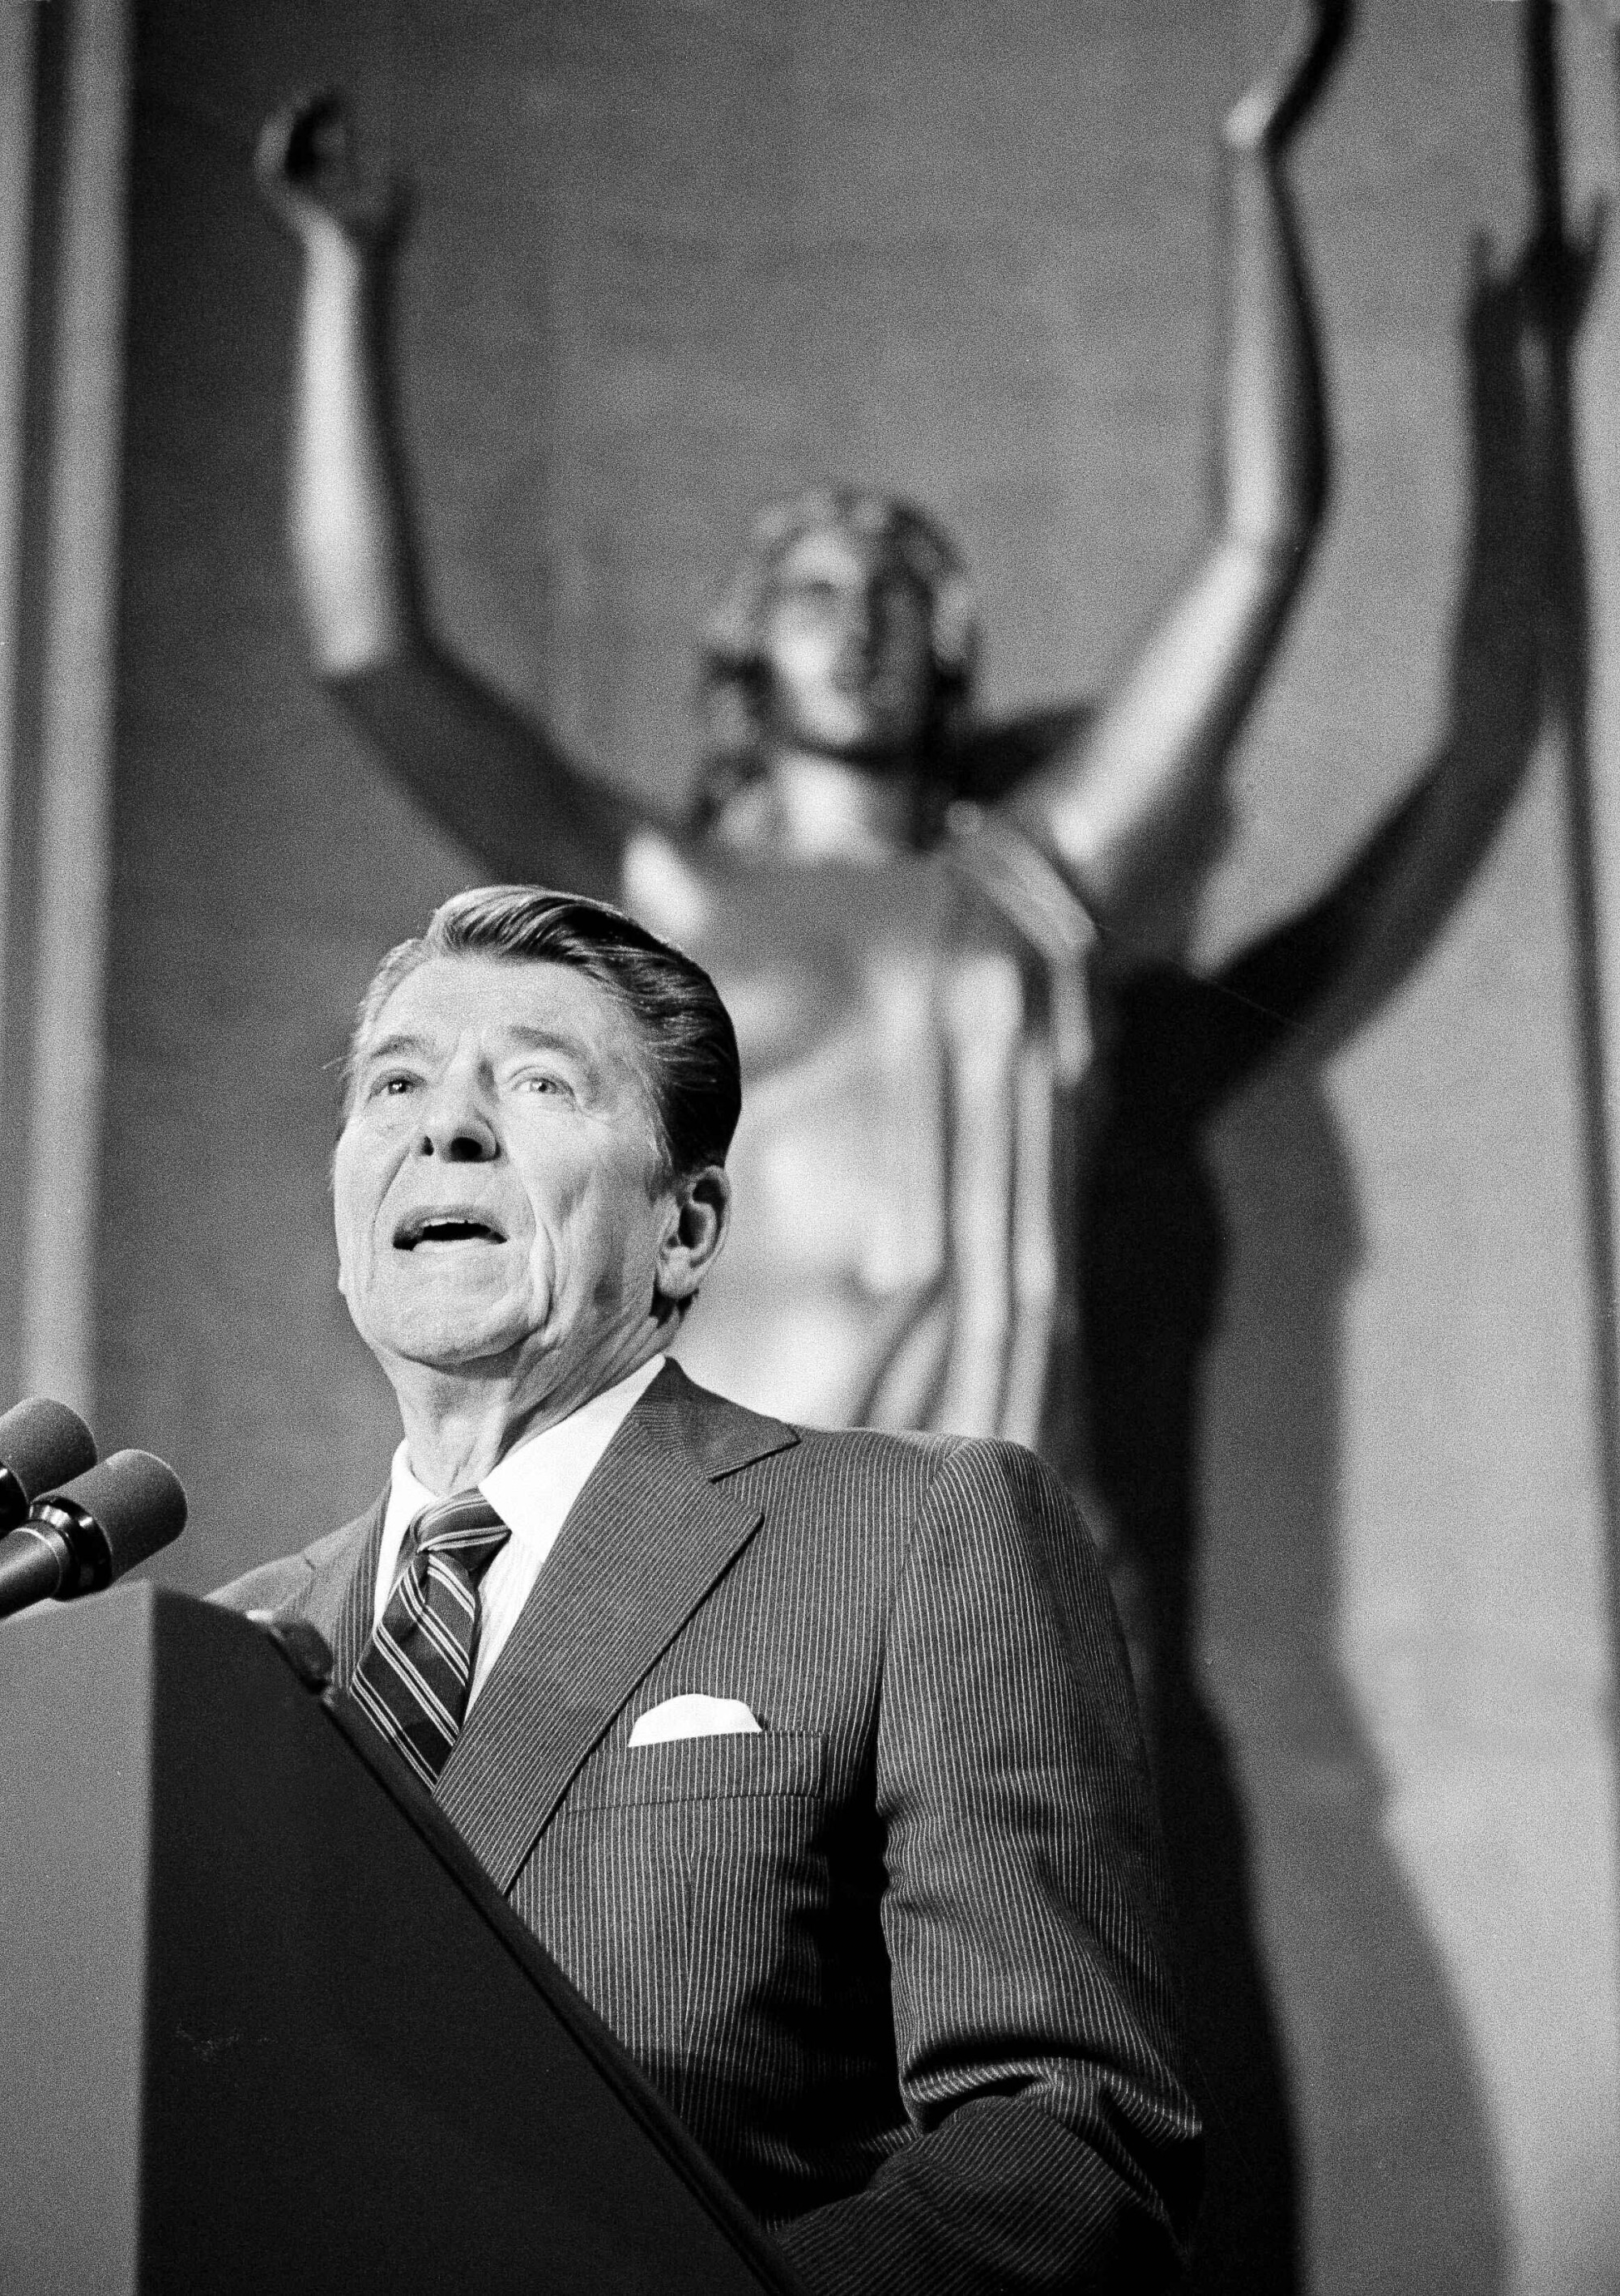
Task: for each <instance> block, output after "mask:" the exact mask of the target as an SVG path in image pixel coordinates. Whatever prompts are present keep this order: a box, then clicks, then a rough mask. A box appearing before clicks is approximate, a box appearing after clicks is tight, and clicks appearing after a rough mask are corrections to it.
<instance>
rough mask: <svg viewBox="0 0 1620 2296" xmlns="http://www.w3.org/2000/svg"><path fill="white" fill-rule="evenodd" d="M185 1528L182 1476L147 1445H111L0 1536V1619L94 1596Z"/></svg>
mask: <svg viewBox="0 0 1620 2296" xmlns="http://www.w3.org/2000/svg"><path fill="white" fill-rule="evenodd" d="M184 1529H185V1491H184V1490H183V1489H182V1488H181V1485H180V1478H179V1477H178V1475H177V1474H176V1473H175V1472H174V1470H173V1469H172V1468H170V1467H166V1466H165V1465H164V1464H163V1462H162V1460H161V1459H154V1458H153V1457H152V1453H151V1452H150V1451H115V1452H114V1453H113V1455H112V1456H111V1458H110V1459H103V1461H102V1464H101V1465H100V1466H99V1467H92V1468H91V1469H90V1471H89V1472H88V1473H87V1474H83V1475H77V1476H75V1478H74V1479H73V1480H72V1481H71V1482H70V1483H69V1484H68V1485H67V1486H66V1487H65V1488H63V1489H62V1490H59V1491H48V1492H47V1493H46V1494H45V1497H43V1498H37V1499H36V1500H35V1502H34V1504H33V1505H32V1507H31V1508H30V1509H29V1517H28V1521H26V1522H23V1523H20V1524H19V1525H18V1527H17V1529H15V1530H13V1531H11V1532H9V1533H8V1534H7V1536H6V1537H5V1538H0V1619H9V1618H10V1617H11V1615H12V1611H24V1610H26V1609H27V1608H28V1606H29V1603H42V1602H43V1601H44V1600H45V1597H46V1595H54V1596H55V1598H56V1600H57V1601H58V1602H59V1603H66V1602H70V1601H71V1600H72V1599H73V1598H74V1597H75V1596H76V1595H97V1594H99V1593H100V1592H101V1590H102V1588H103V1587H110V1586H111V1584H112V1581H113V1580H114V1579H120V1578H122V1576H123V1574H124V1572H125V1571H126V1570H134V1569H135V1567H136V1563H138V1562H145V1560H146V1558H147V1556H148V1555H150V1554H156V1553H157V1551H158V1549H159V1548H160V1546H168V1545H169V1540H170V1539H171V1538H178V1537H179V1536H180V1533H181V1532H182V1530H184Z"/></svg>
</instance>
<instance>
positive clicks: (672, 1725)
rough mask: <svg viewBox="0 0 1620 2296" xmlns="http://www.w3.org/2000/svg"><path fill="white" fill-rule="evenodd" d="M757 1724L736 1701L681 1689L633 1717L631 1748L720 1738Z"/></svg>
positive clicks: (746, 1709) (757, 1726)
mask: <svg viewBox="0 0 1620 2296" xmlns="http://www.w3.org/2000/svg"><path fill="white" fill-rule="evenodd" d="M759 1728H760V1726H759V1724H758V1723H757V1722H756V1721H755V1720H754V1718H753V1715H752V1712H751V1711H750V1710H749V1709H748V1708H747V1707H746V1706H744V1703H743V1702H742V1700H741V1699H740V1698H711V1697H709V1696H708V1694H707V1693H705V1692H703V1691H701V1690H683V1691H682V1693H681V1694H680V1696H679V1697H678V1698H666V1699H665V1700H664V1702H663V1704H662V1706H649V1707H648V1709H647V1710H646V1713H645V1714H638V1715H637V1717H636V1726H635V1728H634V1729H633V1730H632V1731H631V1732H630V1743H631V1745H632V1746H658V1745H662V1743H663V1742H664V1740H665V1739H666V1738H724V1737H730V1736H735V1735H736V1734H737V1733H738V1732H740V1731H743V1732H745V1731H749V1730H752V1732H753V1733H754V1734H755V1735H756V1736H757V1735H758V1734H759Z"/></svg>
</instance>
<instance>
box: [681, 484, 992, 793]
mask: <svg viewBox="0 0 1620 2296" xmlns="http://www.w3.org/2000/svg"><path fill="white" fill-rule="evenodd" d="M829 532H830V533H834V534H840V535H847V536H849V537H851V539H852V540H854V541H856V542H858V543H860V544H863V545H867V546H868V547H870V546H872V545H876V546H877V547H878V548H879V549H881V550H884V551H885V552H886V553H889V554H890V556H891V557H892V560H893V562H894V563H895V564H896V565H897V566H898V567H900V570H901V571H902V572H903V573H905V574H906V575H908V576H909V578H910V579H911V580H912V581H913V582H914V583H915V584H916V585H917V589H918V591H919V592H920V594H921V595H922V598H923V600H924V603H925V605H926V607H927V610H928V659H929V664H930V667H931V668H932V670H933V691H932V693H931V694H930V696H929V709H928V718H927V723H926V725H925V729H924V734H923V754H924V757H925V760H926V761H927V762H928V763H929V764H930V765H932V766H933V767H934V768H935V769H936V771H938V772H940V773H941V774H942V775H943V776H944V777H946V778H949V777H950V773H951V770H952V766H951V757H952V752H953V750H955V748H956V745H957V742H958V738H959V735H960V734H961V731H962V728H963V726H965V724H966V719H967V715H968V711H969V709H970V708H971V705H972V701H973V685H974V671H975V669H976V668H977V663H978V654H979V624H978V616H977V612H976V611H975V608H974V598H973V591H972V587H971V586H970V585H969V582H968V579H967V574H966V569H965V568H964V566H963V564H962V561H961V558H960V557H959V555H958V553H957V550H956V548H955V546H954V545H953V544H952V543H951V541H950V537H949V536H948V535H947V534H946V532H945V530H944V529H943V528H942V526H939V525H937V524H936V523H935V521H933V519H931V518H930V517H929V516H928V514H927V512H925V511H920V510H918V509H917V507H916V505H915V504H911V503H908V502H903V501H901V500H900V498H899V497H898V496H894V495H880V494H872V493H868V492H866V491H865V490H863V489H862V488H856V487H817V488H811V489H810V491H808V492H806V493H803V494H798V495H793V496H787V497H786V498H785V499H784V500H783V501H780V502H776V503H772V504H769V507H768V508H767V509H765V510H764V511H762V512H761V514H760V516H759V518H758V519H757V521H755V524H754V529H753V533H752V537H751V539H750V542H749V545H748V549H747V551H746V553H744V559H743V562H742V564H741V566H740V567H739V568H738V569H737V572H736V579H735V580H734V581H733V583H732V585H731V587H730V589H729V590H728V592H727V594H726V595H725V597H724V598H723V600H722V601H721V603H720V607H719V608H718V610H717V611H716V612H715V613H714V615H713V616H712V618H711V621H710V623H709V627H708V629H707V630H706V632H705V633H704V636H703V650H702V655H701V659H700V666H699V678H700V701H701V706H702V709H703V728H704V759H703V773H702V775H700V777H699V783H698V791H697V796H696V799H695V806H694V810H695V815H696V816H697V820H698V823H699V824H700V825H706V824H707V823H709V822H710V821H711V820H712V819H713V818H714V816H716V815H717V814H718V813H719V812H720V810H721V808H723V807H724V805H725V803H726V800H727V799H728V797H729V796H730V795H731V794H732V793H733V792H734V791H736V790H737V789H738V788H740V787H742V786H744V784H746V783H748V782H750V781H752V780H754V779H756V778H757V777H758V775H760V773H761V771H762V770H763V767H764V759H763V756H762V749H763V722H762V710H763V703H764V700H765V695H766V690H767V677H768V663H767V660H766V653H765V634H766V626H767V623H768V620H769V614H770V609H771V605H772V603H773V602H774V600H775V597H776V591H777V581H778V578H779V577H780V574H781V570H782V564H783V562H784V560H785V558H786V556H787V554H788V553H789V552H790V551H791V550H792V549H793V548H794V545H796V544H797V543H799V542H802V540H803V538H804V537H805V536H806V535H807V534H823V533H829Z"/></svg>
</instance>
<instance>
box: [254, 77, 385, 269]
mask: <svg viewBox="0 0 1620 2296" xmlns="http://www.w3.org/2000/svg"><path fill="white" fill-rule="evenodd" d="M253 173H254V176H255V177H256V178H257V180H258V184H259V191H260V192H261V193H263V195H264V198H265V199H266V201H267V202H268V204H269V206H270V208H271V209H272V210H273V211H274V212H275V215H277V216H278V217H280V219H281V221H282V222H283V223H284V224H285V225H286V226H287V228H288V230H289V231H290V232H292V234H293V235H294V237H295V238H298V239H300V240H302V241H304V242H306V244H307V243H308V242H309V241H310V240H312V239H316V238H320V237H324V236H326V235H328V234H336V235H337V237H339V238H340V239H341V240H342V241H344V242H346V244H347V245H349V246H350V247H352V248H354V249H356V250H359V251H360V252H362V253H375V254H382V253H384V252H386V250H388V249H389V248H391V246H392V245H393V244H394V242H396V241H397V240H398V239H399V237H400V235H401V234H402V233H403V231H404V229H405V225H406V222H407V217H408V215H409V211H410V197H409V193H408V191H407V186H406V185H405V184H404V183H403V182H402V181H401V180H400V178H399V176H391V175H389V176H362V175H361V174H360V172H359V170H358V168H357V167H356V166H355V160H354V146H353V139H352V137H351V135H350V133H349V115H348V112H347V110H346V109H345V106H344V103H343V99H342V97H341V95H338V94H335V93H333V92H332V91H330V90H328V91H327V92H325V94H320V95H316V96H304V97H300V99H299V100H298V102H294V103H290V104H287V105H285V106H284V108H283V109H282V110H281V111H277V112H275V114H273V116H272V117H271V118H270V119H267V121H266V122H265V125H264V127H263V129H262V131H261V132H260V135H259V146H258V149H257V151H256V152H255V153H254V155H253Z"/></svg>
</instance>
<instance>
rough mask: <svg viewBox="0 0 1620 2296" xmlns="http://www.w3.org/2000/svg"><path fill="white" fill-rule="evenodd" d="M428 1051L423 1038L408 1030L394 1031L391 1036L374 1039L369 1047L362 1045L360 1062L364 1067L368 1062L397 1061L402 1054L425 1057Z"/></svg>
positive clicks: (426, 1041)
mask: <svg viewBox="0 0 1620 2296" xmlns="http://www.w3.org/2000/svg"><path fill="white" fill-rule="evenodd" d="M430 1049H431V1048H430V1046H429V1044H428V1040H427V1038H426V1037H421V1036H417V1035H415V1033H414V1032H413V1031H412V1030H410V1029H395V1030H394V1032H393V1034H392V1035H391V1036H388V1037H373V1038H372V1040H371V1042H370V1044H369V1045H363V1046H361V1048H360V1062H361V1065H362V1066H364V1064H365V1063H366V1062H368V1061H393V1060H398V1059H399V1056H400V1054H402V1053H416V1054H424V1055H425V1054H427V1052H428V1051H429V1050H430Z"/></svg>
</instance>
